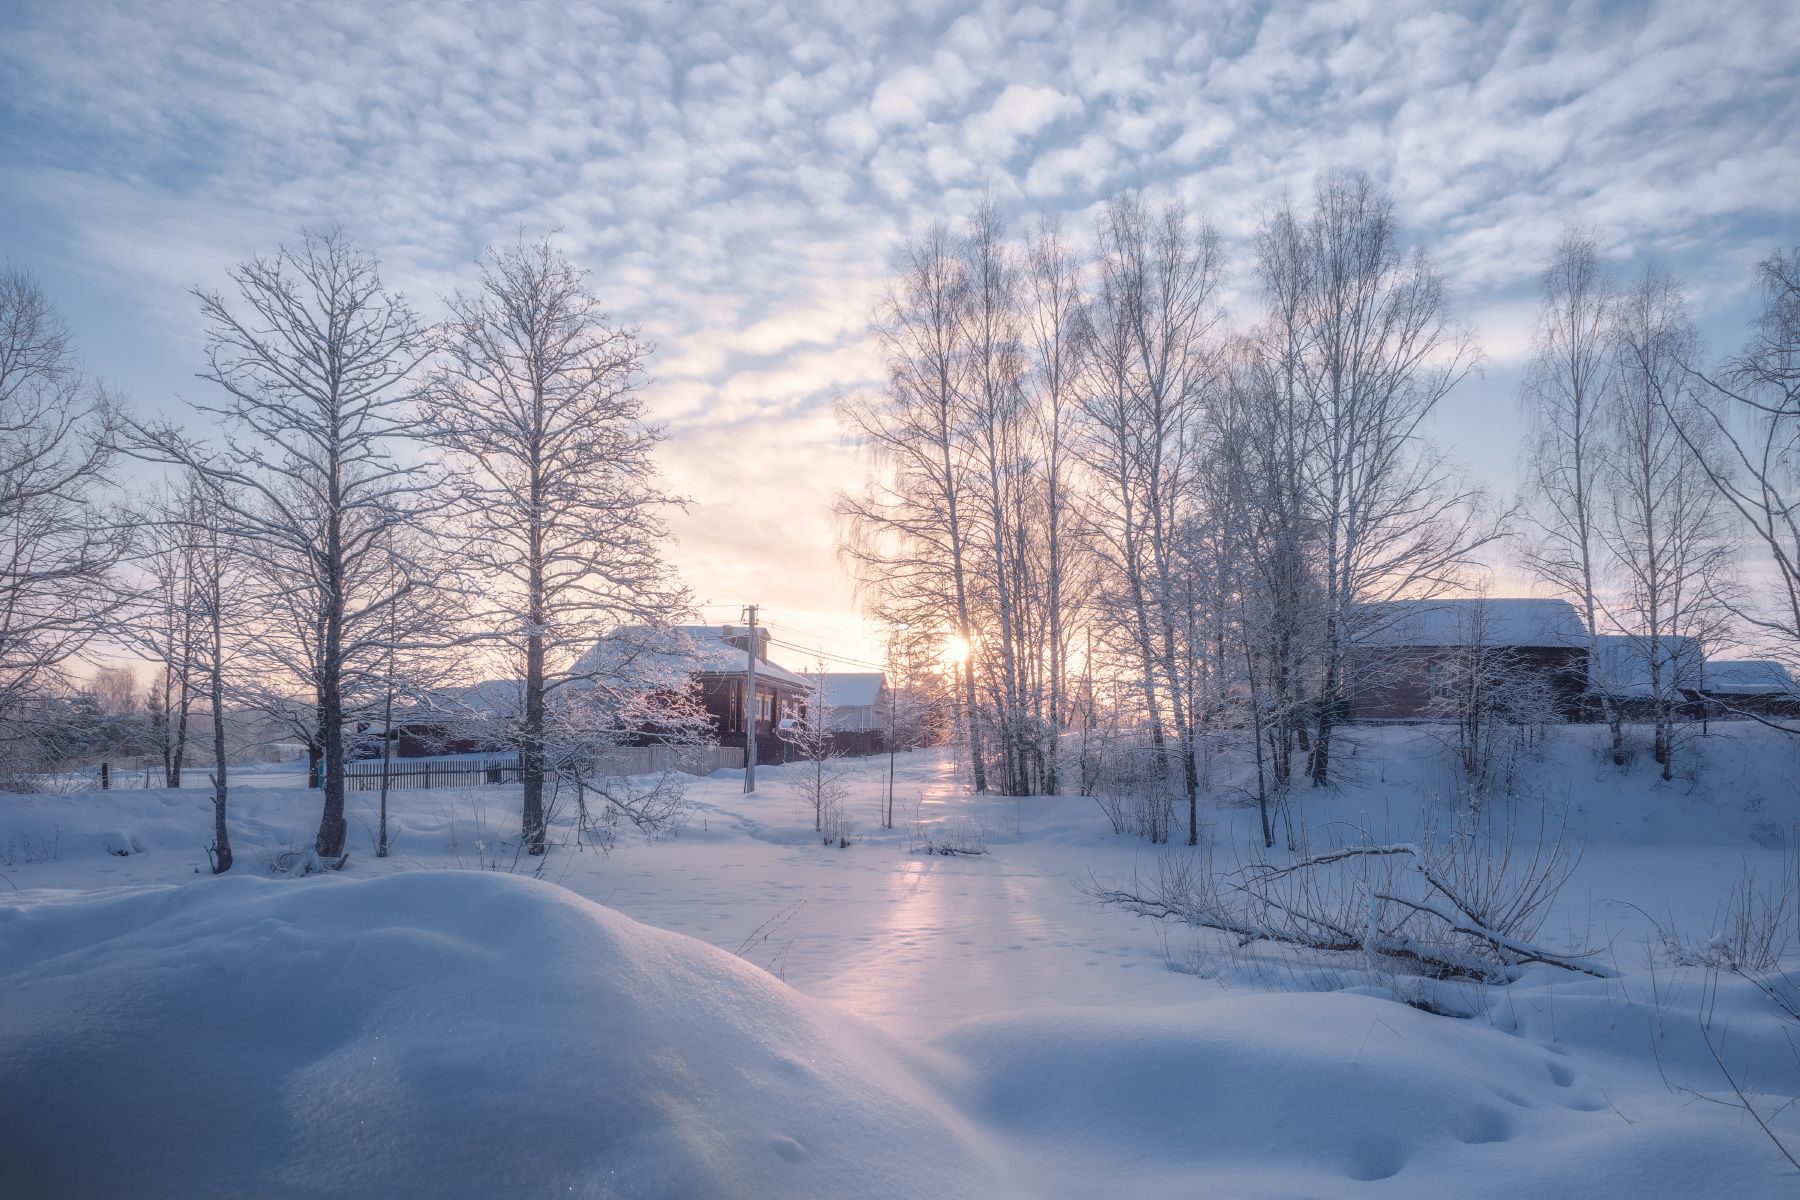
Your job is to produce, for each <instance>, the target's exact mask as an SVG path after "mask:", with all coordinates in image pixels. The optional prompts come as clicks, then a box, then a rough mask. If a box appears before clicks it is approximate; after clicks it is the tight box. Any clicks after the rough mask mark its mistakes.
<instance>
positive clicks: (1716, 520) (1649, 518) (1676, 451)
mask: <svg viewBox="0 0 1800 1200" xmlns="http://www.w3.org/2000/svg"><path fill="white" fill-rule="evenodd" d="M1698 339H1699V334H1698V332H1697V331H1696V329H1695V328H1694V325H1693V322H1692V321H1691V319H1690V318H1689V317H1688V313H1687V305H1686V301H1685V298H1684V297H1683V295H1682V291H1681V288H1680V286H1679V285H1677V284H1676V282H1675V281H1674V280H1673V279H1671V278H1670V277H1669V276H1668V275H1666V274H1664V273H1662V272H1660V271H1656V270H1651V271H1648V272H1646V273H1645V274H1644V276H1643V277H1642V278H1641V279H1640V280H1639V281H1638V282H1637V284H1636V285H1634V286H1633V287H1632V288H1630V289H1629V290H1628V291H1627V292H1626V293H1625V294H1624V295H1623V296H1621V297H1620V299H1619V306H1618V314H1617V318H1616V324H1615V332H1614V337H1613V345H1612V352H1613V360H1614V361H1613V371H1612V376H1611V383H1612V386H1611V388H1610V389H1609V391H1608V395H1607V399H1606V413H1607V419H1608V422H1609V424H1610V426H1611V436H1612V438H1613V443H1614V452H1613V453H1612V454H1611V455H1610V456H1609V457H1608V460H1607V472H1606V478H1605V489H1606V501H1607V508H1606V513H1605V518H1606V519H1605V522H1604V524H1603V526H1602V530H1601V536H1602V538H1604V539H1605V542H1606V544H1607V547H1608V549H1609V550H1610V552H1611V555H1612V559H1613V561H1614V563H1615V564H1616V566H1617V569H1618V571H1619V574H1620V576H1621V577H1622V581H1623V585H1624V586H1623V588H1622V592H1621V594H1620V595H1619V596H1618V597H1617V598H1616V599H1615V600H1614V601H1613V602H1612V603H1611V604H1609V605H1608V616H1609V617H1610V618H1611V621H1612V624H1613V626H1614V627H1615V628H1616V629H1617V630H1618V631H1619V632H1620V633H1621V634H1623V635H1625V636H1626V637H1627V638H1628V639H1629V641H1628V642H1627V643H1626V645H1627V647H1628V649H1629V651H1630V653H1629V655H1628V656H1627V661H1628V662H1629V663H1631V665H1632V673H1633V674H1634V675H1637V676H1638V677H1639V678H1641V679H1642V681H1643V682H1644V684H1645V685H1647V687H1648V689H1649V701H1650V705H1651V710H1652V723H1653V727H1654V754H1655V758H1656V761H1657V762H1658V763H1659V764H1661V766H1662V776H1663V778H1664V779H1670V778H1673V763H1672V759H1673V757H1674V750H1675V739H1676V734H1677V722H1678V718H1679V716H1680V713H1681V711H1682V708H1683V703H1682V701H1683V696H1682V694H1681V693H1682V690H1683V687H1684V686H1686V687H1690V688H1691V687H1694V686H1697V685H1698V679H1697V678H1695V677H1694V676H1693V675H1692V674H1690V673H1691V672H1693V671H1695V669H1696V668H1697V666H1698V657H1699V653H1700V652H1701V651H1702V650H1703V649H1704V648H1705V647H1706V645H1707V644H1708V643H1709V642H1711V641H1713V640H1714V639H1715V637H1716V635H1717V633H1718V617H1719V613H1720V610H1721V605H1720V598H1719V595H1720V588H1721V585H1722V583H1723V580H1724V568H1725V563H1726V554H1727V550H1728V543H1727V542H1726V540H1725V538H1724V536H1723V535H1724V527H1723V521H1722V514H1721V513H1720V509H1719V503H1720V502H1719V496H1718V492H1717V490H1716V489H1715V488H1714V486H1713V485H1712V483H1711V482H1710V481H1709V480H1708V479H1707V477H1706V475H1705V474H1704V472H1703V469H1702V467H1701V463H1702V462H1704V461H1705V460H1706V459H1707V458H1709V457H1712V455H1713V451H1714V442H1715V439H1714V438H1713V437H1712V436H1710V431H1709V430H1708V429H1707V426H1706V424H1705V421H1704V413H1703V411H1702V406H1701V401H1700V389H1699V386H1698V381H1697V380H1696V379H1695V378H1694V376H1693V375H1692V374H1691V373H1690V372H1689V371H1688V370H1686V368H1685V367H1684V365H1683V364H1684V363H1687V362H1691V361H1693V359H1694V358H1695V356H1696V355H1697V353H1698ZM1689 430H1691V431H1692V432H1691V433H1688V434H1687V435H1686V436H1685V437H1684V431H1689Z"/></svg>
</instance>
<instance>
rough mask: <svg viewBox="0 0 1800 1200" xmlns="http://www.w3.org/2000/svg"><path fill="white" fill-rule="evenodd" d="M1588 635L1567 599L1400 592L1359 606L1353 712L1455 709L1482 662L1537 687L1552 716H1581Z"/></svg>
mask: <svg viewBox="0 0 1800 1200" xmlns="http://www.w3.org/2000/svg"><path fill="white" fill-rule="evenodd" d="M1586 646H1587V637H1586V633H1585V630H1584V626H1583V624H1582V620H1581V616H1580V614H1579V613H1578V612H1576V610H1575V606H1574V605H1572V604H1570V603H1568V602H1567V601H1566V600H1541V599H1534V598H1528V597H1508V598H1503V599H1449V600H1395V601H1389V602H1386V603H1379V604H1362V605H1358V606H1356V608H1355V609H1354V610H1353V611H1352V614H1351V632H1350V648H1349V652H1348V654H1347V655H1346V665H1345V669H1346V676H1347V678H1346V685H1347V691H1348V695H1349V713H1348V714H1347V715H1348V716H1349V717H1350V718H1351V719H1353V720H1362V721H1419V720H1432V719H1437V718H1441V717H1445V716H1449V715H1452V713H1451V710H1452V709H1453V707H1454V705H1455V704H1456V703H1457V701H1458V688H1459V680H1462V679H1465V678H1466V676H1467V673H1468V671H1470V670H1472V669H1473V670H1479V671H1481V672H1484V673H1487V674H1490V675H1491V676H1493V677H1494V679H1495V680H1500V679H1502V678H1504V679H1505V680H1506V681H1508V682H1513V683H1516V684H1518V685H1519V687H1520V689H1521V690H1523V689H1526V688H1529V689H1532V690H1534V692H1535V694H1536V695H1537V696H1538V697H1540V699H1541V705H1542V707H1543V708H1544V709H1545V710H1547V713H1548V715H1551V716H1553V717H1557V718H1560V719H1563V720H1574V719H1577V718H1578V717H1579V715H1580V713H1581V710H1582V698H1583V695H1584V693H1585V692H1586V690H1587V649H1586Z"/></svg>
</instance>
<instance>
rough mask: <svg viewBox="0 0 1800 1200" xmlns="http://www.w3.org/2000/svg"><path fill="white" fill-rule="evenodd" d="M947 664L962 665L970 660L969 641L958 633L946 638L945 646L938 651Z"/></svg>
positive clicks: (952, 665)
mask: <svg viewBox="0 0 1800 1200" xmlns="http://www.w3.org/2000/svg"><path fill="white" fill-rule="evenodd" d="M938 657H939V658H941V659H943V660H944V663H945V665H946V666H951V667H960V666H962V665H963V664H964V663H966V662H968V661H969V643H968V642H967V641H966V640H964V639H963V638H962V637H960V636H959V635H957V634H954V633H953V634H951V635H950V636H949V637H947V638H945V639H944V648H943V649H942V650H941V651H939V652H938Z"/></svg>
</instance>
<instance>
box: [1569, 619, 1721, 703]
mask: <svg viewBox="0 0 1800 1200" xmlns="http://www.w3.org/2000/svg"><path fill="white" fill-rule="evenodd" d="M1594 642H1595V651H1596V654H1595V657H1594V659H1593V661H1590V662H1589V663H1588V683H1589V685H1590V686H1592V687H1593V689H1594V690H1595V691H1604V692H1605V693H1606V694H1607V695H1609V696H1612V697H1615V698H1616V699H1620V700H1648V699H1651V698H1652V697H1653V694H1654V693H1653V689H1652V688H1651V686H1650V676H1651V671H1650V667H1651V661H1652V645H1651V640H1650V639H1649V638H1647V637H1638V636H1636V635H1635V634H1603V635H1602V636H1600V637H1598V638H1595V639H1594ZM1654 650H1655V654H1654V658H1655V663H1656V666H1657V672H1658V674H1659V675H1660V676H1661V678H1662V681H1663V688H1664V691H1665V693H1666V692H1667V691H1668V689H1669V688H1670V687H1671V686H1672V687H1673V688H1674V689H1675V690H1676V691H1695V692H1697V691H1699V690H1700V689H1701V688H1702V687H1703V686H1705V683H1706V655H1705V654H1704V653H1703V652H1702V650H1701V647H1700V643H1699V642H1698V641H1696V640H1695V639H1693V638H1690V637H1670V636H1664V637H1660V638H1657V639H1656V642H1655V647H1654Z"/></svg>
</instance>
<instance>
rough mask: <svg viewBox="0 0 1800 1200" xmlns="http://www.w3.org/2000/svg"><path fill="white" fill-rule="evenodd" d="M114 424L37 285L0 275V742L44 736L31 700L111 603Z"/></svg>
mask: <svg viewBox="0 0 1800 1200" xmlns="http://www.w3.org/2000/svg"><path fill="white" fill-rule="evenodd" d="M120 420H121V417H120V415H119V411H118V407H117V404H116V401H115V400H114V399H113V398H111V397H109V396H108V395H107V394H106V393H105V392H104V391H103V390H102V389H101V388H100V387H99V386H98V385H97V384H95V383H94V382H93V381H91V380H89V379H88V378H87V377H86V376H84V375H83V374H82V373H81V371H80V370H79V368H78V366H77V363H76V359H75V351H74V344H73V341H72V339H71V337H70V334H69V330H68V327H67V326H66V325H65V324H64V323H63V321H62V319H61V318H60V317H59V316H58V315H57V312H56V309H55V307H54V306H53V305H52V304H51V302H50V300H49V298H48V297H47V296H45V294H44V292H43V291H42V289H41V288H39V286H38V284H37V281H36V280H35V279H34V278H33V277H32V276H31V275H30V274H29V273H27V272H26V271H24V270H23V269H21V268H17V267H5V268H0V746H4V745H6V744H7V743H9V742H13V743H19V742H23V741H29V740H32V739H33V738H35V737H36V736H37V735H38V734H44V733H48V732H50V731H48V730H44V729H40V728H38V727H37V722H36V719H35V718H34V716H33V713H34V711H42V710H38V709H37V708H36V702H37V701H38V700H40V699H41V698H42V697H43V696H44V695H45V692H46V689H48V688H50V687H51V686H52V685H53V684H54V683H55V682H56V681H57V679H58V675H57V672H58V669H59V668H60V667H62V666H63V665H64V664H66V663H68V662H69V661H70V660H71V659H73V658H75V657H76V656H77V655H79V654H80V653H81V652H82V651H83V650H84V649H86V648H87V646H88V645H89V643H91V642H92V641H93V639H94V638H95V637H97V636H99V635H100V634H101V633H102V631H103V630H104V629H105V628H106V627H107V625H108V623H109V621H110V619H111V618H112V616H113V615H114V614H115V613H117V611H118V610H119V608H120V606H121V604H122V603H123V600H124V593H123V592H122V591H121V590H120V589H118V588H117V587H115V586H114V578H113V573H114V569H115V568H116V567H117V565H118V564H119V561H120V559H121V558H122V557H123V555H124V554H125V552H126V550H127V549H128V547H129V545H130V539H129V537H128V531H127V529H126V527H125V525H124V524H123V523H122V522H120V521H119V520H117V519H115V518H114V516H113V514H111V513H110V512H108V511H107V509H106V507H105V506H104V505H103V504H102V503H100V502H99V501H100V495H101V493H102V491H103V489H104V488H105V486H106V484H107V471H108V467H109V466H110V464H111V462H112V460H113V456H114V437H115V435H116V434H117V432H118V429H119V424H120ZM18 752H19V751H18V749H17V748H15V749H14V750H12V751H9V753H18Z"/></svg>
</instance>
